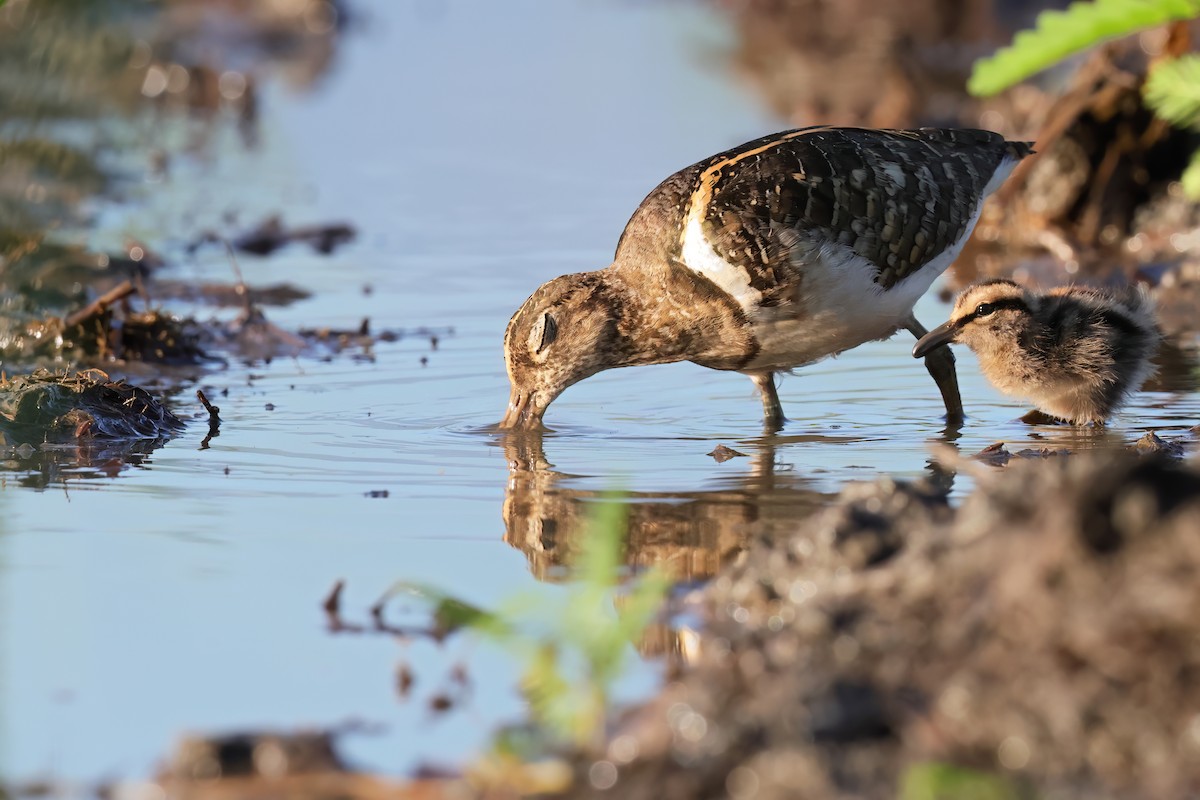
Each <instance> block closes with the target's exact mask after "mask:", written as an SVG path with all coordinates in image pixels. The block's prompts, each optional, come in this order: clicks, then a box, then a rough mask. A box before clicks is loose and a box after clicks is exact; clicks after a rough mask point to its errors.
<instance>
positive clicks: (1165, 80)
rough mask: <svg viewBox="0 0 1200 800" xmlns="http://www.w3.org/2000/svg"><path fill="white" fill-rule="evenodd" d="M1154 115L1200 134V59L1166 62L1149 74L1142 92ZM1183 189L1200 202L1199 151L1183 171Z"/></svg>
mask: <svg viewBox="0 0 1200 800" xmlns="http://www.w3.org/2000/svg"><path fill="white" fill-rule="evenodd" d="M1143 93H1144V94H1145V97H1146V102H1147V103H1148V104H1149V105H1150V107H1151V108H1153V109H1154V113H1155V114H1157V115H1158V116H1160V117H1162V118H1163V119H1165V120H1167V121H1168V122H1170V123H1171V124H1172V125H1174V126H1176V127H1178V128H1189V129H1191V130H1193V131H1196V132H1198V133H1200V56H1197V55H1187V56H1181V57H1179V58H1175V59H1172V60H1170V61H1164V62H1163V63H1161V64H1159V65H1158V66H1156V67H1155V68H1154V69H1153V70H1151V71H1150V75H1149V76H1148V77H1147V78H1146V86H1145V88H1144V89H1143ZM1181 180H1182V182H1183V190H1184V191H1185V192H1186V193H1187V195H1188V197H1191V198H1194V199H1200V150H1197V151H1196V152H1194V153H1192V160H1191V161H1190V162H1189V163H1188V165H1187V168H1186V169H1184V171H1183V176H1182V178H1181Z"/></svg>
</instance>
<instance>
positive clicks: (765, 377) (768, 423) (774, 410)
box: [750, 372, 787, 433]
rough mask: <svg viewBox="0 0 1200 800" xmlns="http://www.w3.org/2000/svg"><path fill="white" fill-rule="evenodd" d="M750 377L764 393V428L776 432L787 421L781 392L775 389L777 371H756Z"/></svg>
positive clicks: (760, 391)
mask: <svg viewBox="0 0 1200 800" xmlns="http://www.w3.org/2000/svg"><path fill="white" fill-rule="evenodd" d="M750 379H751V380H752V381H754V385H755V386H757V387H758V391H759V394H761V395H762V404H763V429H764V430H766V431H767V432H768V433H775V432H776V431H778V430H780V429H781V428H782V427H783V423H785V422H787V417H785V416H783V406H782V405H781V404H780V402H779V392H777V391H775V373H774V372H756V373H754V374H753V375H751V376H750Z"/></svg>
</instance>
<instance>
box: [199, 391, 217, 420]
mask: <svg viewBox="0 0 1200 800" xmlns="http://www.w3.org/2000/svg"><path fill="white" fill-rule="evenodd" d="M196 399H198V400H199V401H200V404H201V405H202V406H204V410H205V411H207V412H208V421H209V422H210V423H214V422H216V423H219V422H220V421H221V407H220V406H214V405H213V404H212V403H211V402H209V399H208V398H207V397H205V396H204V392H203V391H201V390H200V389H197V390H196Z"/></svg>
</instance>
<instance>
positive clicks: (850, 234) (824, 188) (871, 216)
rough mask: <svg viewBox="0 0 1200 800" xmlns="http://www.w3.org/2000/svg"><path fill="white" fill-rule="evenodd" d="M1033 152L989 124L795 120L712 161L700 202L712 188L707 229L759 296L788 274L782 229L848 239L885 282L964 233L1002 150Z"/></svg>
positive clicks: (811, 238) (813, 237)
mask: <svg viewBox="0 0 1200 800" xmlns="http://www.w3.org/2000/svg"><path fill="white" fill-rule="evenodd" d="M1028 152H1029V148H1028V146H1027V145H1020V144H1013V143H1009V142H1006V141H1005V140H1004V138H1003V137H1001V136H1000V135H999V134H995V133H991V132H988V131H975V130H933V129H930V130H919V131H872V130H860V129H852V128H837V129H812V130H808V131H798V132H792V133H790V134H783V135H781V136H780V137H778V138H777V139H776V140H775V141H774V143H768V144H766V145H761V146H759V147H749V148H746V149H744V150H743V152H742V153H740V154H737V155H735V156H733V157H731V158H728V159H726V160H724V161H721V162H718V163H716V164H714V165H712V166H710V167H709V168H708V169H707V170H705V171H704V172H703V173H702V174H701V176H700V180H699V185H698V186H697V195H696V197H695V198H694V202H695V201H703V200H705V199H707V206H706V207H705V209H704V216H703V231H704V234H705V238H706V239H708V241H709V242H710V243H711V244H712V246H713V249H714V250H715V251H716V252H717V254H718V255H720V256H722V257H723V258H724V259H725V260H726V261H728V262H729V263H731V264H738V265H740V266H742V267H744V268H745V269H746V270H747V271H748V272H749V274H750V283H751V285H752V286H753V287H754V288H756V289H758V290H759V291H761V292H763V300H764V303H765V302H768V301H769V299H770V298H771V297H772V295H773V294H775V291H774V290H775V289H776V288H777V287H779V286H780V284H781V283H786V282H787V281H786V280H785V276H784V275H782V274H781V273H780V270H786V269H788V268H789V266H790V265H788V264H781V263H780V251H781V249H783V250H786V248H780V247H779V246H778V245H779V242H778V239H779V231H781V230H782V231H792V232H794V234H795V235H796V236H798V237H799V238H800V239H801V240H804V241H808V242H814V243H818V244H820V243H824V242H837V243H839V244H842V245H844V246H846V247H848V248H850V249H851V250H853V251H854V252H855V253H856V254H858V255H859V256H862V257H863V258H864V259H866V260H867V261H869V262H870V263H872V264H874V265H875V267H876V268H877V269H878V270H879V275H878V277H877V278H876V281H877V282H878V283H879V284H880V285H882V286H884V287H885V288H890V287H891V286H893V285H895V284H896V283H897V282H899V281H901V280H903V279H904V278H906V277H908V276H909V275H911V274H912V273H913V272H915V271H917V270H918V269H920V268H921V267H922V266H924V265H925V264H926V263H928V262H929V261H930V260H932V259H933V258H934V257H936V256H937V255H938V254H940V253H942V252H943V251H945V250H946V249H947V248H948V247H950V246H951V245H952V244H954V243H955V242H957V241H958V240H959V239H960V238H962V236H963V235H964V233H967V232H968V231H967V228H968V226H970V225H971V223H972V220H973V217H974V215H975V211H976V208H977V207H978V206H979V204H980V202H981V201H982V199H983V193H984V189H985V187H986V186H987V184H988V181H989V180H991V177H992V175H993V174H994V173H995V172H996V169H997V167H999V166H1000V163H1001V161H1003V160H1004V159H1005V158H1006V157H1017V158H1019V157H1022V156H1024V155H1026V154H1028ZM705 193H707V194H708V196H707V198H705V197H704V195H705Z"/></svg>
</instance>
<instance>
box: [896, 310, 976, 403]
mask: <svg viewBox="0 0 1200 800" xmlns="http://www.w3.org/2000/svg"><path fill="white" fill-rule="evenodd" d="M904 327H905V328H906V329H908V331H909V332H910V333H911V334H912V335H913V336H915V337H917V338H918V339H920V338H921V337H922V336H924V335H925V334H927V333H929V331H927V330H925V326H923V325H922V324H921V323H919V322H917V318H916V316H915V315H913V314H909V315H908V319H907V320H905V322H904ZM925 369H927V370H929V374H930V376H932V377H933V382H934V383H936V384H937V387H938V389H939V390H940V391H941V393H942V402H943V403H945V404H946V422H948V423H950V424H951V425H960V424H962V421H963V419H964V418H965V417H964V414H963V405H962V396H961V395H960V394H959V393H958V373H957V372H955V371H954V353H953V352H951V351H950V348H949V346H946V347H938V348H936V349H934V350H930V351H929V354H928V355H927V356H925Z"/></svg>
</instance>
